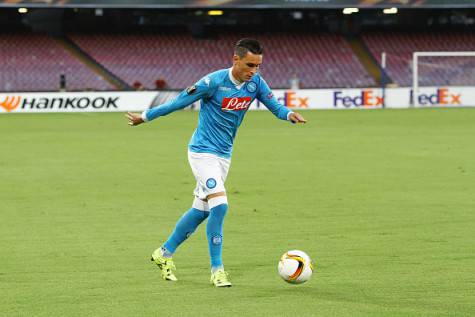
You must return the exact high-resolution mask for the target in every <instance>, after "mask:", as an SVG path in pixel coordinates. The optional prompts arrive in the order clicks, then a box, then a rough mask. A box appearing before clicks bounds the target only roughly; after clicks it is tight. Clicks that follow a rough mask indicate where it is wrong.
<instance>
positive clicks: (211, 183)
mask: <svg viewBox="0 0 475 317" xmlns="http://www.w3.org/2000/svg"><path fill="white" fill-rule="evenodd" d="M206 187H208V188H209V189H213V188H215V187H216V180H215V179H214V178H208V180H207V181H206Z"/></svg>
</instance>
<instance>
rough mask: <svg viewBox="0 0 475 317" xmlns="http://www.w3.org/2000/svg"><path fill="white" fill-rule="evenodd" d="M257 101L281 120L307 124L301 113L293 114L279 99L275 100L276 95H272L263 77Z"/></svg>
mask: <svg viewBox="0 0 475 317" xmlns="http://www.w3.org/2000/svg"><path fill="white" fill-rule="evenodd" d="M257 99H258V100H259V101H260V102H262V103H263V104H264V106H266V108H267V109H269V110H270V111H271V112H272V113H273V114H274V116H276V117H277V118H279V119H282V120H287V121H291V122H292V123H305V122H307V120H305V118H304V117H303V116H302V115H301V114H300V113H297V112H293V111H291V110H290V109H289V108H287V107H285V106H284V105H282V104H281V103H280V102H278V101H277V98H275V96H274V94H273V93H272V90H271V89H270V88H269V86H268V85H267V83H266V82H265V80H264V79H263V78H262V77H261V78H260V84H259V93H258V94H257Z"/></svg>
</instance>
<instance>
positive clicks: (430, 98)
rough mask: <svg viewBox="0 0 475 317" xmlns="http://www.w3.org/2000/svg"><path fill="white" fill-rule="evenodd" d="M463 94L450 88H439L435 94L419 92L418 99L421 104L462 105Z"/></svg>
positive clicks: (412, 99) (412, 98) (412, 92)
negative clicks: (450, 90)
mask: <svg viewBox="0 0 475 317" xmlns="http://www.w3.org/2000/svg"><path fill="white" fill-rule="evenodd" d="M461 96H462V94H453V93H450V92H449V89H448V88H438V89H437V90H436V91H435V94H431V95H428V94H418V96H417V99H418V100H417V101H418V102H419V104H420V105H460V104H462V100H461V98H462V97H461ZM410 98H411V103H412V104H413V103H414V91H413V90H412V89H411V97H410Z"/></svg>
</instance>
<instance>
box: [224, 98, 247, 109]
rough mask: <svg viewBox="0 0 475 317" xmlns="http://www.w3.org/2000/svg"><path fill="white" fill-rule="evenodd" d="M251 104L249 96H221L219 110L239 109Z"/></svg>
mask: <svg viewBox="0 0 475 317" xmlns="http://www.w3.org/2000/svg"><path fill="white" fill-rule="evenodd" d="M250 105H251V97H234V98H223V102H222V103H221V110H231V111H241V110H246V109H247V108H249V106H250Z"/></svg>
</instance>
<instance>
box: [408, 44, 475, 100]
mask: <svg viewBox="0 0 475 317" xmlns="http://www.w3.org/2000/svg"><path fill="white" fill-rule="evenodd" d="M412 73H413V77H412V79H413V82H412V94H411V102H412V104H413V106H423V105H428V104H430V105H441V106H444V105H455V106H457V105H459V106H464V105H471V106H473V105H475V96H473V97H472V96H471V95H472V94H471V91H475V51H474V52H414V53H413V59H412ZM451 90H452V92H451ZM455 90H457V91H459V92H457V93H455V92H454V91H455ZM460 91H462V92H464V91H467V93H466V94H463V93H460ZM462 95H464V97H465V98H464V100H462Z"/></svg>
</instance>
